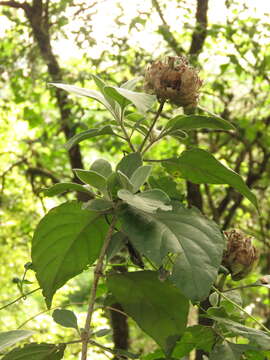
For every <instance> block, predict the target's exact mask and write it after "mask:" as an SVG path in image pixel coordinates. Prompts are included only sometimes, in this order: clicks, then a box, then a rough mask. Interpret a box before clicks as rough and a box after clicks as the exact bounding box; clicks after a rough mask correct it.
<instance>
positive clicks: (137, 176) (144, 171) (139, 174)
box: [130, 165, 152, 192]
mask: <svg viewBox="0 0 270 360" xmlns="http://www.w3.org/2000/svg"><path fill="white" fill-rule="evenodd" d="M151 170H152V166H150V165H143V166H140V167H138V168H137V169H136V170H135V171H134V173H133V174H132V176H131V179H130V181H131V183H132V185H133V191H134V192H137V191H138V190H139V189H140V187H141V186H142V185H143V184H144V183H145V182H146V181H147V179H148V177H149V175H150V173H151Z"/></svg>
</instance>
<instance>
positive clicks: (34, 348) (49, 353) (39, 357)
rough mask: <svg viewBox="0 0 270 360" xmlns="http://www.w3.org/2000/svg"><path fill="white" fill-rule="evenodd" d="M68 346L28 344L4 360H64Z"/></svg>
mask: <svg viewBox="0 0 270 360" xmlns="http://www.w3.org/2000/svg"><path fill="white" fill-rule="evenodd" d="M65 347H66V345H64V344H61V345H58V346H57V345H54V344H45V343H42V344H37V343H32V344H27V345H25V346H24V347H23V348H15V349H13V350H12V351H11V352H9V353H8V354H6V355H5V356H4V357H3V358H2V360H60V359H63V356H64V351H65Z"/></svg>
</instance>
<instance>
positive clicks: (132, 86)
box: [120, 76, 143, 90]
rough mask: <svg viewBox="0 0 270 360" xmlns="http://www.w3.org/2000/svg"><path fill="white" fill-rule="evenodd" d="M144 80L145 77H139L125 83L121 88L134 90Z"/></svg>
mask: <svg viewBox="0 0 270 360" xmlns="http://www.w3.org/2000/svg"><path fill="white" fill-rule="evenodd" d="M142 79H143V77H142V76H139V77H137V78H134V79H132V80H128V81H126V82H125V83H124V84H122V85H121V86H120V87H121V88H122V89H127V90H134V89H135V87H136V85H137V83H138V82H139V81H141V80H142Z"/></svg>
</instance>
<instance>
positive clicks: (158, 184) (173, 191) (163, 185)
mask: <svg viewBox="0 0 270 360" xmlns="http://www.w3.org/2000/svg"><path fill="white" fill-rule="evenodd" d="M148 182H149V184H150V186H151V188H156V189H161V190H162V191H164V192H165V193H166V194H168V196H169V197H170V199H172V200H179V201H183V200H184V194H181V193H180V192H179V191H178V189H177V184H176V182H174V181H173V180H172V179H171V178H170V177H168V176H159V177H153V176H150V177H149V180H148Z"/></svg>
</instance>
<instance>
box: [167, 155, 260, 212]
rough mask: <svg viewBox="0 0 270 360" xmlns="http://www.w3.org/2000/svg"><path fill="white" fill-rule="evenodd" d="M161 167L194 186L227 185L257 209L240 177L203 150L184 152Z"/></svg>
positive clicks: (252, 195)
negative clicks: (177, 173)
mask: <svg viewBox="0 0 270 360" xmlns="http://www.w3.org/2000/svg"><path fill="white" fill-rule="evenodd" d="M163 166H164V167H165V168H166V169H167V170H168V171H169V172H170V173H174V172H179V173H180V176H181V177H183V178H185V179H187V180H188V181H191V182H193V183H194V184H228V185H230V186H232V187H233V188H235V189H236V190H238V191H239V192H240V194H242V195H243V196H245V197H246V198H247V199H249V201H250V202H251V203H252V204H253V205H254V206H256V208H258V204H257V199H256V196H255V195H254V194H253V193H252V192H251V191H250V189H249V188H248V186H247V185H246V184H245V182H244V181H243V179H242V178H241V176H240V175H238V174H237V173H236V172H234V171H233V170H231V169H229V168H228V167H226V166H224V165H223V164H222V163H220V162H219V161H218V160H217V159H215V158H214V156H213V155H212V154H210V153H209V152H207V151H205V150H202V149H197V148H194V149H191V150H186V151H184V152H183V153H182V154H181V155H180V156H179V158H177V159H172V160H169V161H164V162H163Z"/></svg>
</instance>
